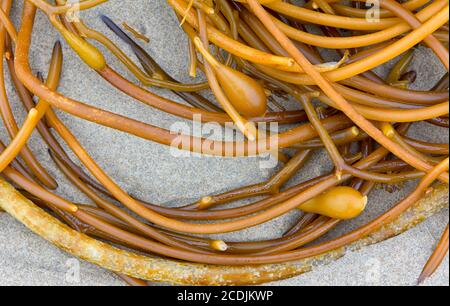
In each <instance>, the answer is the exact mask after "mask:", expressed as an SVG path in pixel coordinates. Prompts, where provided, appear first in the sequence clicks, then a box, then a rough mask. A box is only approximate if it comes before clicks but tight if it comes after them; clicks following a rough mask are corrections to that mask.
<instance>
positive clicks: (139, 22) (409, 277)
mask: <svg viewBox="0 0 450 306" xmlns="http://www.w3.org/2000/svg"><path fill="white" fill-rule="evenodd" d="M16 2H21V1H16ZM121 3H123V2H122V1H117V0H116V1H114V0H112V1H110V2H109V3H107V4H105V5H102V6H101V7H99V8H96V9H94V10H91V11H89V12H86V13H83V14H82V17H83V19H84V20H85V21H86V22H87V24H88V25H90V26H92V27H94V28H96V29H98V30H100V31H101V32H103V33H105V34H107V35H108V36H109V37H111V38H115V37H114V36H113V34H112V33H111V32H109V30H108V29H107V28H106V27H105V26H104V25H103V24H102V23H101V21H100V18H99V16H100V14H106V15H108V16H110V17H112V18H113V19H114V20H115V21H116V22H117V23H119V24H120V23H121V22H123V21H127V22H128V24H130V25H132V26H135V27H136V28H138V29H139V30H140V31H141V32H143V33H144V34H146V35H147V36H148V37H150V39H151V42H150V44H146V45H144V48H145V49H146V50H148V51H149V52H150V54H151V55H152V56H154V58H155V59H156V60H157V62H159V63H160V65H161V66H162V67H163V68H164V69H166V70H167V71H168V72H169V73H170V74H171V75H172V76H173V77H175V78H176V79H178V80H181V81H184V82H193V81H192V80H190V79H189V77H188V75H187V64H186V63H187V57H186V54H187V49H186V39H185V37H184V35H183V33H182V32H181V30H180V28H179V27H178V24H177V21H176V19H175V17H174V15H173V13H172V11H171V9H170V8H169V7H168V6H167V4H166V3H165V1H164V0H151V1H130V3H131V4H127V5H123V4H121ZM20 6H21V5H20V4H19V3H15V6H14V9H13V14H14V16H19V15H20ZM15 19H17V18H15ZM36 28H37V29H39V30H38V31H36V32H35V36H34V37H33V47H32V52H31V58H30V62H31V66H32V67H33V69H34V71H35V72H37V71H43V72H45V71H46V70H47V67H48V64H49V59H50V50H51V46H52V45H53V43H54V42H55V40H57V39H58V34H57V33H55V31H54V30H53V29H52V28H51V27H50V26H49V24H48V21H47V19H46V17H45V16H43V14H39V15H38V18H37V22H36ZM115 41H116V42H118V43H119V41H118V40H115ZM120 45H121V46H123V48H124V50H126V51H127V52H128V51H129V50H128V49H127V48H126V47H125V46H124V45H123V44H120ZM64 56H65V62H64V68H65V69H64V73H63V78H62V82H61V87H60V91H61V92H62V93H64V94H65V95H67V96H70V97H72V98H75V99H78V100H80V101H86V102H87V103H89V104H91V105H95V106H97V107H101V108H103V109H108V110H111V111H114V112H117V113H120V114H123V115H127V116H129V117H132V118H135V119H138V120H141V121H144V122H148V123H151V124H154V125H157V126H160V127H163V128H167V129H170V127H171V126H172V125H173V124H175V123H179V122H182V121H180V119H179V118H176V117H174V116H170V115H167V114H164V113H162V112H160V111H158V110H155V109H151V108H149V107H146V106H144V105H142V104H140V103H139V102H137V101H134V100H133V99H130V98H128V97H126V96H125V95H124V94H122V93H120V92H118V91H117V90H114V89H113V88H112V87H111V86H110V85H108V84H107V83H106V82H105V81H103V80H102V79H101V78H99V77H98V76H97V75H96V73H95V72H92V71H90V70H89V69H88V68H86V66H85V65H84V64H83V63H81V62H80V60H79V59H78V58H77V57H76V55H74V54H73V53H72V51H70V50H69V49H68V48H67V46H65V45H64ZM108 62H109V63H110V64H111V65H112V66H113V67H114V68H115V69H117V70H120V71H121V72H124V71H125V70H124V68H123V67H122V66H121V65H120V63H118V62H117V61H115V60H114V59H113V58H111V57H109V58H108ZM413 65H414V67H415V68H416V69H417V71H419V77H418V81H417V83H416V84H415V86H416V87H417V88H421V89H427V88H430V87H431V86H432V84H434V83H435V82H436V81H437V80H438V79H439V78H440V77H441V76H442V74H443V73H444V72H443V70H442V68H441V66H440V65H439V64H438V63H436V62H435V61H434V60H433V55H432V54H431V53H430V52H429V51H427V50H425V49H424V48H418V49H417V51H416V57H415V60H414V63H413ZM379 72H380V73H384V71H379ZM124 74H125V75H126V76H127V77H128V78H129V79H131V80H134V78H133V77H132V76H131V75H130V74H129V73H127V72H124ZM197 81H198V80H197ZM7 87H8V95H9V97H10V99H11V101H12V104H13V106H14V111H15V113H16V114H17V118H18V121H19V122H20V123H21V122H23V118H24V115H25V113H24V112H23V110H22V109H21V106H20V102H19V101H17V97H16V95H15V93H14V92H13V91H12V90H11V85H10V84H9V83H8V84H7ZM152 91H154V92H156V93H158V94H160V95H164V96H166V97H169V98H171V99H173V100H178V99H177V97H176V96H174V95H172V94H170V93H168V92H167V91H163V90H157V89H152ZM290 107H293V105H290ZM60 116H61V118H62V119H63V120H64V122H65V123H66V124H67V125H68V126H69V127H70V128H71V130H72V131H73V132H74V134H75V135H76V136H77V137H78V138H79V139H80V140H81V142H82V144H83V146H84V147H85V148H86V149H87V150H88V151H89V152H90V153H91V155H92V156H93V158H94V159H95V160H96V161H97V162H98V163H99V164H100V165H101V166H102V167H103V168H104V169H107V172H108V174H109V175H111V176H112V177H113V178H114V179H115V180H116V182H117V183H118V184H119V185H121V186H122V187H123V188H124V189H125V190H127V191H129V192H130V193H131V194H133V195H135V196H137V197H139V198H142V199H146V200H148V201H151V202H154V203H161V204H162V205H168V206H175V205H180V204H182V203H190V202H192V201H194V200H196V199H198V198H199V197H201V196H203V195H208V194H214V193H217V192H220V191H224V190H227V189H230V188H232V187H238V186H242V185H244V184H252V183H257V182H261V181H264V180H266V179H267V178H269V177H270V176H271V174H273V173H274V172H275V170H276V169H272V170H260V168H259V162H260V161H259V160H258V159H257V158H240V159H226V158H213V157H199V156H191V157H188V158H177V157H174V156H171V154H170V151H169V149H168V148H166V147H164V146H161V145H158V144H155V143H152V142H148V141H144V140H142V139H138V138H135V137H131V136H128V135H125V134H123V133H120V132H117V131H113V130H110V129H107V128H104V127H100V126H98V125H95V124H92V123H89V122H86V121H82V120H80V119H77V118H74V117H71V116H68V115H66V114H63V113H60ZM186 123H188V124H189V122H186ZM411 133H412V134H413V135H415V136H416V137H418V138H421V139H428V140H433V141H436V142H438V141H440V142H445V141H448V140H447V139H448V131H444V130H443V129H436V128H433V127H431V126H430V125H425V124H418V125H415V126H414V127H413V129H412V131H411ZM0 136H1V139H2V140H3V141H5V142H7V141H8V138H7V134H6V132H5V131H4V129H3V128H0ZM30 147H31V148H33V151H34V152H35V153H36V155H37V156H38V157H39V159H40V161H42V163H43V164H44V165H45V166H46V167H47V168H48V169H50V173H51V174H52V175H53V176H54V177H55V178H56V179H57V180H58V182H59V184H60V186H59V188H58V190H57V193H58V194H60V195H63V196H64V197H66V198H68V199H70V200H72V201H74V202H81V203H88V200H87V199H86V198H85V197H84V196H82V195H81V194H80V193H79V192H78V191H76V190H75V189H74V188H73V187H71V186H70V185H68V184H67V182H66V180H65V179H64V177H63V175H62V174H61V173H60V172H59V171H58V170H57V169H56V168H55V167H54V165H53V163H52V161H51V160H50V157H49V156H48V154H47V151H46V148H45V146H44V145H43V144H42V141H41V140H40V139H39V137H36V135H35V137H33V139H32V140H31V141H30ZM329 170H330V164H329V163H328V162H327V157H326V154H324V153H323V152H319V153H317V154H315V155H314V157H313V158H312V160H311V162H309V163H308V165H307V166H306V167H305V168H304V169H303V170H302V171H300V173H299V174H298V175H297V176H296V177H295V178H294V179H293V180H292V181H291V182H290V183H289V184H294V183H295V182H299V181H301V180H305V179H307V178H309V177H313V176H317V175H319V174H321V173H325V172H327V171H329ZM406 187H407V188H406V189H404V190H402V191H400V192H396V193H393V194H389V193H386V192H385V191H383V190H381V189H379V190H376V191H375V192H374V194H373V195H372V197H371V201H370V207H369V209H368V211H367V212H365V213H364V215H363V216H361V217H360V218H358V219H357V220H355V221H354V222H351V223H348V224H346V225H345V226H341V227H339V228H337V229H336V230H335V231H334V233H332V234H331V235H330V236H332V235H336V234H339V233H342V232H343V231H346V230H348V229H350V228H354V227H355V226H357V225H358V224H362V223H364V222H367V221H368V220H370V219H373V218H374V217H375V216H377V215H379V214H380V213H381V212H383V211H385V210H386V209H387V208H388V207H390V206H392V205H393V204H395V202H396V201H397V200H398V199H400V198H402V197H403V196H404V195H405V194H406V192H407V189H408V187H409V188H410V187H411V186H406ZM297 216H298V215H297V213H295V212H294V213H291V214H288V215H286V216H283V217H281V218H278V219H276V220H273V221H272V222H269V223H267V224H264V225H262V226H259V227H258V228H257V229H252V230H245V231H241V232H238V233H233V234H231V235H228V236H227V237H226V238H227V239H229V240H242V239H246V240H250V239H252V240H256V239H267V238H271V237H274V236H277V235H280V234H281V233H283V232H284V231H285V230H286V229H287V228H289V226H290V225H292V223H293V222H294V221H295V218H296V217H297ZM447 222H448V211H444V212H442V213H440V214H438V215H436V216H435V217H433V218H430V219H429V220H427V221H426V222H424V223H423V224H421V225H420V226H418V227H417V228H415V229H413V230H411V231H409V232H408V233H405V234H403V235H401V236H399V237H396V238H394V239H391V240H389V241H386V242H384V243H381V244H378V245H376V246H371V247H368V248H366V249H364V250H363V251H360V252H356V253H349V254H348V255H346V256H345V257H344V258H343V259H341V260H338V261H336V262H334V263H333V264H330V265H328V266H325V267H318V268H317V269H316V270H315V271H314V272H311V273H309V274H306V275H303V276H299V277H296V278H293V279H290V280H285V281H282V282H277V283H274V285H414V284H415V282H416V279H417V277H418V275H419V273H420V270H421V268H422V267H423V265H424V263H425V262H426V260H427V258H428V256H429V255H430V254H431V252H432V250H433V247H434V246H435V244H436V242H437V241H438V239H439V238H440V234H441V232H442V230H443V229H444V227H445V225H446V224H447ZM0 229H1V230H0V285H123V284H124V283H123V282H122V281H121V280H119V279H118V278H117V277H116V276H115V275H113V274H112V273H110V272H108V271H105V270H103V269H100V268H98V267H95V266H93V265H91V264H88V263H84V262H82V263H80V269H81V270H80V271H81V274H80V276H81V277H80V279H79V282H78V281H75V282H73V281H72V280H71V278H70V277H69V278H67V275H68V274H67V273H68V271H69V270H70V268H71V267H73V264H74V261H73V258H71V257H70V256H68V255H67V254H65V253H64V252H62V251H60V250H58V249H56V248H55V247H53V246H52V245H50V244H49V243H47V242H46V241H43V240H42V239H41V238H39V237H37V236H35V235H34V234H32V233H31V232H30V231H29V230H27V229H26V228H25V227H24V226H22V225H21V224H19V223H18V222H16V221H15V220H13V219H12V218H11V217H10V216H8V215H6V214H0ZM427 284H428V285H448V284H449V262H448V256H447V258H446V259H445V262H444V265H443V266H442V267H441V268H440V269H439V271H438V272H437V273H436V274H435V276H434V277H433V278H432V279H430V280H429V281H428V282H427Z"/></svg>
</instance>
